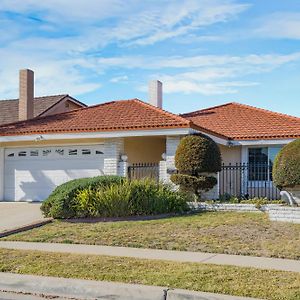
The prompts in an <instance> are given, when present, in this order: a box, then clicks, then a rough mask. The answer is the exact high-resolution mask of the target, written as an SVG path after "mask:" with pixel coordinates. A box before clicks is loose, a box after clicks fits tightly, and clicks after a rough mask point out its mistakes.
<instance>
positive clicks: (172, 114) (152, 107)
mask: <svg viewBox="0 0 300 300" xmlns="http://www.w3.org/2000/svg"><path fill="white" fill-rule="evenodd" d="M132 100H133V101H137V102H138V103H140V104H142V105H144V106H147V107H149V108H151V109H153V110H156V111H158V112H161V113H164V114H165V115H166V116H170V117H173V118H176V119H177V120H179V121H183V122H184V123H186V124H190V123H192V122H191V121H189V120H187V119H185V118H183V117H181V116H180V115H176V114H174V113H171V112H169V111H166V110H164V109H162V108H159V107H156V106H154V105H152V104H150V103H147V102H144V101H142V100H140V99H138V98H134V99H132Z"/></svg>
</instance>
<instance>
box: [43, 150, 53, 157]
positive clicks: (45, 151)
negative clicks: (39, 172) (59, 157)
mask: <svg viewBox="0 0 300 300" xmlns="http://www.w3.org/2000/svg"><path fill="white" fill-rule="evenodd" d="M50 153H51V150H50V149H47V150H43V156H48V155H49V154H50Z"/></svg>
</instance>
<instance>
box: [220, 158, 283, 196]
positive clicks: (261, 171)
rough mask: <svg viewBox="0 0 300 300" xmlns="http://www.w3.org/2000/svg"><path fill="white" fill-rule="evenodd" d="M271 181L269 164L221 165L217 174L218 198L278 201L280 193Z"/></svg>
mask: <svg viewBox="0 0 300 300" xmlns="http://www.w3.org/2000/svg"><path fill="white" fill-rule="evenodd" d="M272 179H273V178H272V165H270V164H248V163H247V164H238V163H237V164H235V165H233V164H229V165H224V164H223V165H222V170H221V172H220V173H219V194H220V197H224V196H234V197H238V198H245V199H250V198H254V197H262V198H268V199H280V191H279V190H278V189H277V188H276V186H275V185H274V184H273V180H272Z"/></svg>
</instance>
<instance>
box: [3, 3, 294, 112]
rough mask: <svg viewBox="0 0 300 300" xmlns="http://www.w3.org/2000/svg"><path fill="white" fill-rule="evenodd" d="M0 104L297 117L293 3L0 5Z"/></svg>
mask: <svg viewBox="0 0 300 300" xmlns="http://www.w3.org/2000/svg"><path fill="white" fill-rule="evenodd" d="M0 58H1V59H0V98H2V99H7V98H14V97H17V95H18V70H19V69H20V68H31V69H33V70H34V71H35V73H36V74H35V76H36V95H37V96H40V95H50V94H60V93H69V94H70V95H72V96H74V97H76V98H78V99H79V100H82V101H85V102H86V103H88V104H96V103H101V102H106V101H109V100H114V99H129V98H135V97H137V98H140V99H143V100H147V84H148V81H149V80H151V79H159V80H161V81H162V82H163V84H164V108H165V109H167V110H170V111H172V112H175V113H179V112H188V111H192V110H196V109H200V108H204V107H209V106H214V105H218V104H223V103H226V102H231V101H236V102H241V103H246V104H250V105H254V106H258V107H262V108H267V109H270V110H274V111H279V112H283V113H287V114H291V115H295V116H300V1H295V0H285V1H282V0H264V1H261V0H257V1H253V0H252V1H251V0H249V1H247V0H245V1H242V0H239V1H238V0H178V1H170V0H169V1H163V0H160V1H156V0H152V1H137V0H126V1H125V0H123V1H121V0H84V1H83V0H82V1H79V0H43V1H37V0H26V1H24V0H0Z"/></svg>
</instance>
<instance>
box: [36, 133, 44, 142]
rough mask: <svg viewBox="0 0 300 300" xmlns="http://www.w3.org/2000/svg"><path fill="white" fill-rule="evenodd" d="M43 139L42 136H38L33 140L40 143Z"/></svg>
mask: <svg viewBox="0 0 300 300" xmlns="http://www.w3.org/2000/svg"><path fill="white" fill-rule="evenodd" d="M44 139H45V138H44V137H43V136H42V135H39V136H38V137H36V138H35V140H36V142H39V141H42V140H44Z"/></svg>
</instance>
